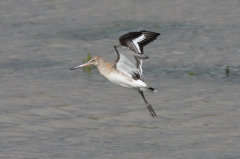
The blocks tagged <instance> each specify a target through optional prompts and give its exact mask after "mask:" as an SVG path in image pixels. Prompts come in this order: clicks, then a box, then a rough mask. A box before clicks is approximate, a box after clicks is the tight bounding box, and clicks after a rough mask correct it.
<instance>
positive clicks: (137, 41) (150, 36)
mask: <svg viewBox="0 0 240 159" xmlns="http://www.w3.org/2000/svg"><path fill="white" fill-rule="evenodd" d="M159 35H160V33H155V32H151V31H145V30H141V31H136V32H129V33H127V34H125V35H123V36H121V37H120V38H119V43H120V45H123V46H126V47H128V48H129V49H131V50H132V51H134V52H135V53H139V54H143V47H144V46H146V45H147V44H149V43H150V42H152V41H154V40H155V39H156V38H157V37H158V36H159Z"/></svg>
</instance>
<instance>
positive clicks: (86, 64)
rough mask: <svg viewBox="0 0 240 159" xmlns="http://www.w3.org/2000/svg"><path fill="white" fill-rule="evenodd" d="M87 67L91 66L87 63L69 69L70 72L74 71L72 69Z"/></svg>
mask: <svg viewBox="0 0 240 159" xmlns="http://www.w3.org/2000/svg"><path fill="white" fill-rule="evenodd" d="M88 65H91V64H90V63H88V62H87V63H85V64H82V65H79V66H77V67H74V68H71V70H74V69H77V68H80V67H84V66H88Z"/></svg>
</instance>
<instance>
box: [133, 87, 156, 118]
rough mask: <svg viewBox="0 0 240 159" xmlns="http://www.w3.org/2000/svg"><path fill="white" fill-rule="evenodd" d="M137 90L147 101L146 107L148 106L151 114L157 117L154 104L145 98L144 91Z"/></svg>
mask: <svg viewBox="0 0 240 159" xmlns="http://www.w3.org/2000/svg"><path fill="white" fill-rule="evenodd" d="M137 91H138V92H139V93H140V94H141V96H142V98H143V100H144V102H145V103H146V107H147V109H148V111H149V112H150V114H151V115H152V117H153V118H154V117H157V114H156V113H155V111H154V109H153V108H152V105H151V104H149V103H148V102H147V100H146V99H145V97H144V94H143V92H142V91H140V90H138V89H137Z"/></svg>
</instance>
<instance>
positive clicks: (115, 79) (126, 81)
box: [106, 73, 147, 88]
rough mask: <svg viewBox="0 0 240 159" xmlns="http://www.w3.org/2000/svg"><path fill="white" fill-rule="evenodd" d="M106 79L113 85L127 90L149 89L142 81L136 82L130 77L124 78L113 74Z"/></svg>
mask: <svg viewBox="0 0 240 159" xmlns="http://www.w3.org/2000/svg"><path fill="white" fill-rule="evenodd" d="M106 78H107V79H108V80H109V81H111V82H112V83H115V84H118V85H120V86H123V87H127V88H141V87H147V85H146V84H145V83H144V82H143V81H141V80H134V79H132V78H131V77H129V76H126V75H125V76H124V75H122V74H119V73H111V74H109V75H107V76H106Z"/></svg>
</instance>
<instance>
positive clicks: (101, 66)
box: [71, 30, 160, 118]
mask: <svg viewBox="0 0 240 159" xmlns="http://www.w3.org/2000/svg"><path fill="white" fill-rule="evenodd" d="M159 35H160V33H155V32H151V31H145V30H141V31H136V32H129V33H127V34H124V35H122V36H121V37H120V38H119V44H120V45H115V46H114V48H115V50H116V52H117V56H118V57H117V59H116V60H115V61H114V62H108V61H106V60H105V59H104V58H102V57H101V56H94V57H93V58H91V59H90V60H89V61H88V62H87V63H85V64H82V65H79V66H77V67H74V68H72V69H71V70H74V69H77V68H80V67H84V66H88V65H96V66H97V68H98V70H99V72H100V74H101V75H102V76H104V77H105V78H107V79H108V80H109V81H111V82H113V83H115V84H118V85H120V86H123V87H126V88H132V89H135V90H136V91H138V92H139V93H140V95H141V97H142V98H143V100H144V102H145V104H146V107H147V109H148V111H149V112H150V114H151V115H152V117H153V118H154V117H157V114H156V113H155V111H154V109H153V108H152V105H151V104H149V103H148V102H147V100H146V98H145V96H144V94H143V92H144V91H147V92H157V89H155V88H152V87H150V86H148V85H147V84H146V83H145V82H144V81H143V74H142V60H145V59H147V58H148V57H147V56H146V55H144V52H143V47H144V46H146V45H147V44H149V43H150V42H152V41H154V40H155V39H156V38H157V37H158V36H159Z"/></svg>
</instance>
